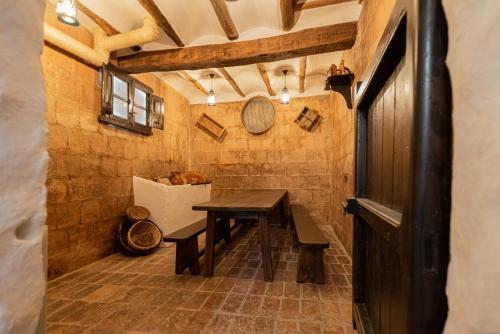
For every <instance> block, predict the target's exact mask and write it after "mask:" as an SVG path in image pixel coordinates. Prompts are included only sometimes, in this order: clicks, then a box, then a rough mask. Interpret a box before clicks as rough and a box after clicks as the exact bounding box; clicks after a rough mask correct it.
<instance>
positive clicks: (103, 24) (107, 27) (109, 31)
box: [76, 1, 141, 52]
mask: <svg viewBox="0 0 500 334" xmlns="http://www.w3.org/2000/svg"><path fill="white" fill-rule="evenodd" d="M76 8H78V10H79V11H81V12H82V13H83V14H85V15H87V16H88V17H89V18H90V19H91V20H92V21H94V22H95V24H97V26H98V27H99V28H101V29H102V30H103V31H104V32H105V33H106V35H108V36H113V35H117V34H119V33H120V31H119V30H118V29H116V28H115V27H113V26H112V25H111V24H110V23H109V22H108V21H106V20H105V19H103V18H102V17H100V16H99V15H97V14H96V13H94V12H93V11H91V10H90V9H89V8H87V7H85V6H84V5H82V4H81V3H80V2H79V1H77V2H76ZM130 49H132V51H135V52H137V51H141V47H140V46H138V45H134V46H132V47H130Z"/></svg>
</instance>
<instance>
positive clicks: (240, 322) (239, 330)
mask: <svg viewBox="0 0 500 334" xmlns="http://www.w3.org/2000/svg"><path fill="white" fill-rule="evenodd" d="M254 326H255V318H252V317H247V316H237V317H235V318H234V320H233V321H232V324H231V327H230V328H229V332H230V333H231V334H252V333H254Z"/></svg>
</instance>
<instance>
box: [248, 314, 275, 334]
mask: <svg viewBox="0 0 500 334" xmlns="http://www.w3.org/2000/svg"><path fill="white" fill-rule="evenodd" d="M275 322H276V320H275V319H272V318H264V317H258V318H255V325H254V328H253V330H254V333H256V334H271V333H274V323H275Z"/></svg>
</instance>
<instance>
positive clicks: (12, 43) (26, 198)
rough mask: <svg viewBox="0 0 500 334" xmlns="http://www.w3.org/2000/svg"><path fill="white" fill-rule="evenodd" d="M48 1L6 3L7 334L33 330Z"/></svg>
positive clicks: (37, 306)
mask: <svg viewBox="0 0 500 334" xmlns="http://www.w3.org/2000/svg"><path fill="white" fill-rule="evenodd" d="M43 10H44V1H28V2H22V3H21V2H18V1H1V2H0V32H1V33H0V45H2V52H1V53H0V143H1V149H0V170H1V173H0V185H1V188H0V217H2V221H1V222H0V268H1V270H0V282H1V286H0V333H6V334H7V333H34V332H35V330H36V328H37V324H38V323H39V319H40V315H41V310H42V305H43V300H44V298H43V296H44V294H45V283H46V280H45V274H44V266H43V264H44V263H43V257H42V240H43V224H44V221H45V217H46V212H45V186H44V183H45V173H46V170H47V150H46V146H47V121H46V115H45V98H44V91H43V78H42V71H41V64H40V60H39V55H40V52H41V50H42V43H43V37H42V31H43V25H42V19H43Z"/></svg>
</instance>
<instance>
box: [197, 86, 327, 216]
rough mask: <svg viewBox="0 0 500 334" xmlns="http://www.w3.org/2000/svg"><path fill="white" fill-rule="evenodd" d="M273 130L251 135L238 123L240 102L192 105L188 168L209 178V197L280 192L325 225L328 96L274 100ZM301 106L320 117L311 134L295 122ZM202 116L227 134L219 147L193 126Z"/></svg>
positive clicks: (239, 121)
mask: <svg viewBox="0 0 500 334" xmlns="http://www.w3.org/2000/svg"><path fill="white" fill-rule="evenodd" d="M273 104H274V107H275V110H276V121H275V124H274V126H273V127H272V128H271V129H270V130H269V131H267V132H266V133H264V134H261V135H253V134H250V133H249V132H247V131H246V129H245V128H244V127H243V125H242V122H241V110H242V108H243V106H244V103H243V102H235V103H220V104H217V106H215V107H209V106H207V105H201V104H200V105H191V117H192V120H191V152H192V153H191V160H192V169H193V170H196V171H200V172H202V173H204V174H205V175H206V176H208V177H209V178H211V179H212V180H213V181H214V183H213V189H214V191H213V195H214V196H218V195H221V194H227V193H230V192H234V191H240V190H241V189H259V188H260V189H266V188H285V189H288V190H289V192H290V200H291V202H292V203H303V204H304V205H305V206H306V207H308V208H309V209H310V210H311V213H312V215H313V217H314V218H315V219H316V221H317V222H318V223H319V224H329V223H330V203H331V196H332V190H331V182H330V179H331V170H330V162H331V155H332V126H331V107H330V98H329V96H328V95H323V96H316V97H308V98H295V99H291V101H290V104H289V105H282V104H280V102H279V101H278V100H274V101H273ZM304 106H308V107H310V108H313V109H316V110H318V111H319V112H320V114H321V116H322V117H323V118H324V119H323V121H322V123H321V125H320V126H319V128H317V129H316V131H315V132H313V133H310V132H307V131H305V130H303V129H301V128H300V127H299V126H298V125H297V124H295V123H294V120H295V118H296V117H297V115H298V113H299V112H300V111H301V110H302V108H303V107H304ZM202 113H206V114H208V115H209V116H210V117H212V118H214V119H215V120H216V121H218V122H219V123H221V124H222V125H223V126H225V127H226V129H227V135H226V136H225V138H224V140H223V141H221V142H219V141H216V140H215V139H213V138H212V137H210V136H209V135H208V134H207V133H206V132H204V131H203V130H201V129H199V128H198V127H197V126H195V122H196V120H197V119H198V117H200V115H201V114H202Z"/></svg>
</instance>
